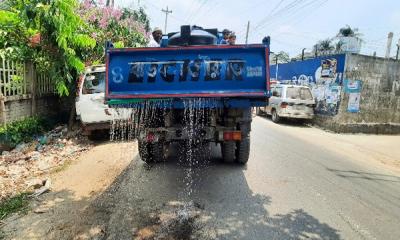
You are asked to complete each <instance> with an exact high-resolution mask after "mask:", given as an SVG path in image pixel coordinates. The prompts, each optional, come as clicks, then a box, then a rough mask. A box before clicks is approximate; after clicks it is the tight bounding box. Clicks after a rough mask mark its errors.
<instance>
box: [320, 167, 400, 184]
mask: <svg viewBox="0 0 400 240" xmlns="http://www.w3.org/2000/svg"><path fill="white" fill-rule="evenodd" d="M327 170H328V171H330V172H333V173H335V174H336V175H337V176H339V177H343V178H360V179H365V180H370V181H383V182H393V183H400V177H397V176H392V175H386V174H378V173H369V172H360V171H345V170H338V169H331V168H327Z"/></svg>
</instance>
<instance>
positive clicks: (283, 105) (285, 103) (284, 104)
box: [281, 102, 289, 108]
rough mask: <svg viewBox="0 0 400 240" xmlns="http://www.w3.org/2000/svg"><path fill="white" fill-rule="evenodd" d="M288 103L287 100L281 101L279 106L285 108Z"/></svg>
mask: <svg viewBox="0 0 400 240" xmlns="http://www.w3.org/2000/svg"><path fill="white" fill-rule="evenodd" d="M288 105H289V104H288V103H287V102H282V103H281V108H286V107H287V106H288Z"/></svg>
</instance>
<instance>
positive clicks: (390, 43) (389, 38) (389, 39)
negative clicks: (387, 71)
mask: <svg viewBox="0 0 400 240" xmlns="http://www.w3.org/2000/svg"><path fill="white" fill-rule="evenodd" d="M392 41H393V33H392V32H390V33H389V34H388V40H387V46H386V54H385V58H390V50H391V48H392Z"/></svg>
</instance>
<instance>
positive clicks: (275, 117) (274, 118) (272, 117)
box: [271, 109, 281, 123]
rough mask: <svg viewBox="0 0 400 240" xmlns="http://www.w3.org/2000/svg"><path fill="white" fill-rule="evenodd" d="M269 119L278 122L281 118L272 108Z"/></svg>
mask: <svg viewBox="0 0 400 240" xmlns="http://www.w3.org/2000/svg"><path fill="white" fill-rule="evenodd" d="M271 119H272V121H273V122H274V123H278V122H279V121H280V120H281V119H280V117H279V115H278V113H277V112H276V110H275V109H273V110H272V113H271Z"/></svg>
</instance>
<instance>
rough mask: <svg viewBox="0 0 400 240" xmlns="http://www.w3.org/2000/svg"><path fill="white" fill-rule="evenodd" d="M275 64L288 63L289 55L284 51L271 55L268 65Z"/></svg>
mask: <svg viewBox="0 0 400 240" xmlns="http://www.w3.org/2000/svg"><path fill="white" fill-rule="evenodd" d="M276 62H278V63H287V62H290V57H289V54H288V53H287V52H284V51H280V52H277V53H271V56H270V63H271V64H276Z"/></svg>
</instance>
